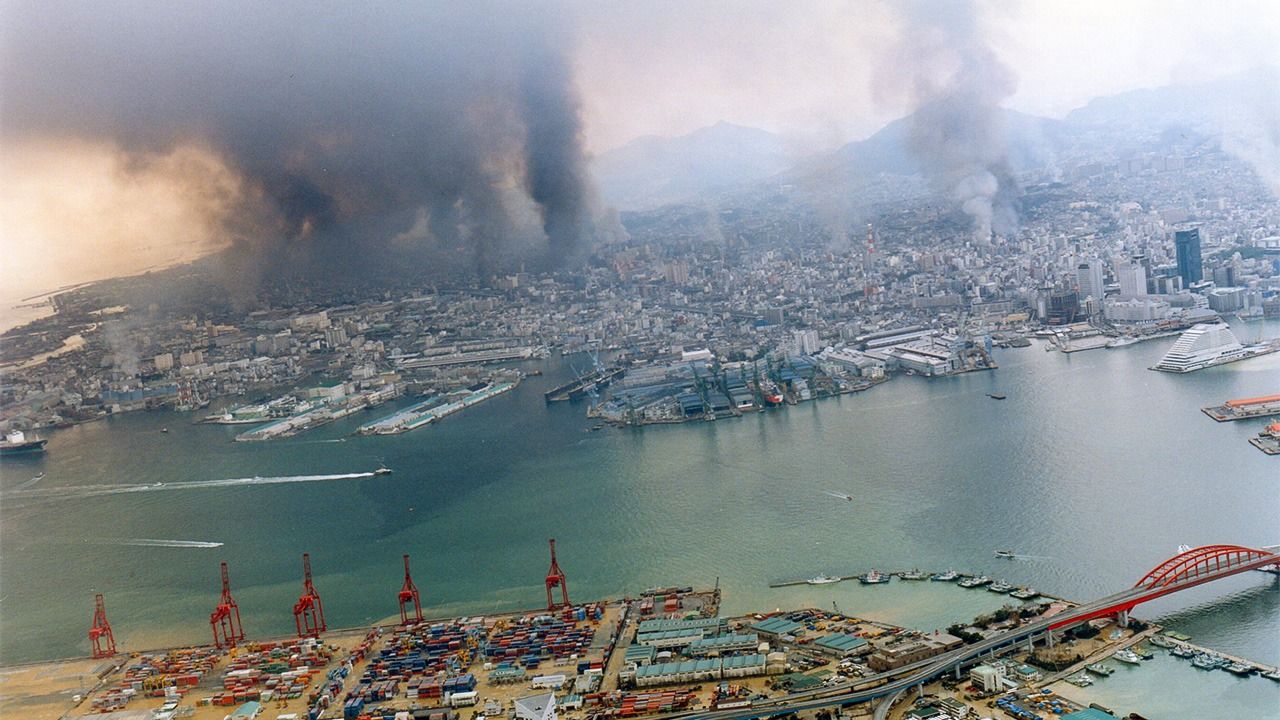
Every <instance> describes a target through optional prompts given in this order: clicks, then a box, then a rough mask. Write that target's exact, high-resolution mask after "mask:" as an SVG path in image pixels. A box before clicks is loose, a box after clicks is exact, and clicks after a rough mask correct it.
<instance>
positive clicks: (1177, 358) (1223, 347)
mask: <svg viewBox="0 0 1280 720" xmlns="http://www.w3.org/2000/svg"><path fill="white" fill-rule="evenodd" d="M1277 350H1280V343H1277V342H1276V341H1274V340H1273V341H1271V342H1267V343H1258V344H1256V345H1241V344H1240V341H1239V340H1237V339H1236V336H1235V334H1234V333H1232V332H1231V327H1230V326H1228V325H1227V324H1226V323H1202V324H1199V325H1194V326H1192V328H1191V329H1190V330H1187V331H1186V332H1184V333H1182V335H1181V336H1180V337H1179V338H1178V339H1177V341H1175V342H1174V343H1173V347H1171V348H1169V352H1167V353H1165V356H1164V357H1163V358H1161V359H1160V362H1158V363H1156V364H1155V365H1154V366H1152V368H1151V369H1152V370H1161V371H1163V372H1171V373H1187V372H1191V371H1192V370H1202V369H1204V368H1207V367H1213V366H1214V365H1224V364H1226V363H1230V362H1236V361H1237V360H1245V359H1248V358H1251V357H1257V356H1258V355H1266V354H1267V353H1273V352H1276V351H1277Z"/></svg>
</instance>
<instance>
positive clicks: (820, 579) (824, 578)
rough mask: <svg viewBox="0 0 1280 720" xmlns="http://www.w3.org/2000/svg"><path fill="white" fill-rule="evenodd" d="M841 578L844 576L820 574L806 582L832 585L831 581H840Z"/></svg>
mask: <svg viewBox="0 0 1280 720" xmlns="http://www.w3.org/2000/svg"><path fill="white" fill-rule="evenodd" d="M841 579H842V578H838V577H831V576H830V575H819V576H817V577H811V578H809V579H808V580H805V582H807V583H809V584H810V585H830V584H831V583H838V582H840V580H841Z"/></svg>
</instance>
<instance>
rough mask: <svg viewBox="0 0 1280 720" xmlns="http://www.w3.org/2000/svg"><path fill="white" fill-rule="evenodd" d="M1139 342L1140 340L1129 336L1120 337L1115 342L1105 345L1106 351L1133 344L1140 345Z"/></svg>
mask: <svg viewBox="0 0 1280 720" xmlns="http://www.w3.org/2000/svg"><path fill="white" fill-rule="evenodd" d="M1140 342H1142V338H1136V337H1133V336H1131V335H1121V336H1120V337H1118V338H1116V339H1115V340H1112V341H1111V342H1109V343H1107V349H1108V350H1111V349H1112V348H1121V347H1126V346H1129V345H1133V344H1135V343H1140Z"/></svg>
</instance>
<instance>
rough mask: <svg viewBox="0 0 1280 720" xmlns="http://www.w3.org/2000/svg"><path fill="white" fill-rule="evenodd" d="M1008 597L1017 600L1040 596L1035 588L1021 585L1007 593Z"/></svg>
mask: <svg viewBox="0 0 1280 720" xmlns="http://www.w3.org/2000/svg"><path fill="white" fill-rule="evenodd" d="M1009 597H1011V598H1016V599H1018V600H1031V599H1032V598H1037V597H1040V593H1039V592H1038V591H1037V590H1036V589H1035V588H1029V587H1021V588H1018V589H1017V590H1014V591H1013V592H1011V593H1009Z"/></svg>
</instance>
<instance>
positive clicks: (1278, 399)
mask: <svg viewBox="0 0 1280 720" xmlns="http://www.w3.org/2000/svg"><path fill="white" fill-rule="evenodd" d="M1200 412H1202V413H1204V414H1205V415H1208V416H1209V417H1211V418H1213V419H1214V420H1217V421H1218V422H1231V421H1233V420H1249V419H1251V418H1258V417H1263V416H1265V415H1275V414H1278V413H1280V395H1265V396H1262V397H1255V398H1243V399H1240V400H1228V401H1226V402H1225V403H1223V404H1221V405H1214V406H1211V407H1204V408H1200Z"/></svg>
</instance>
